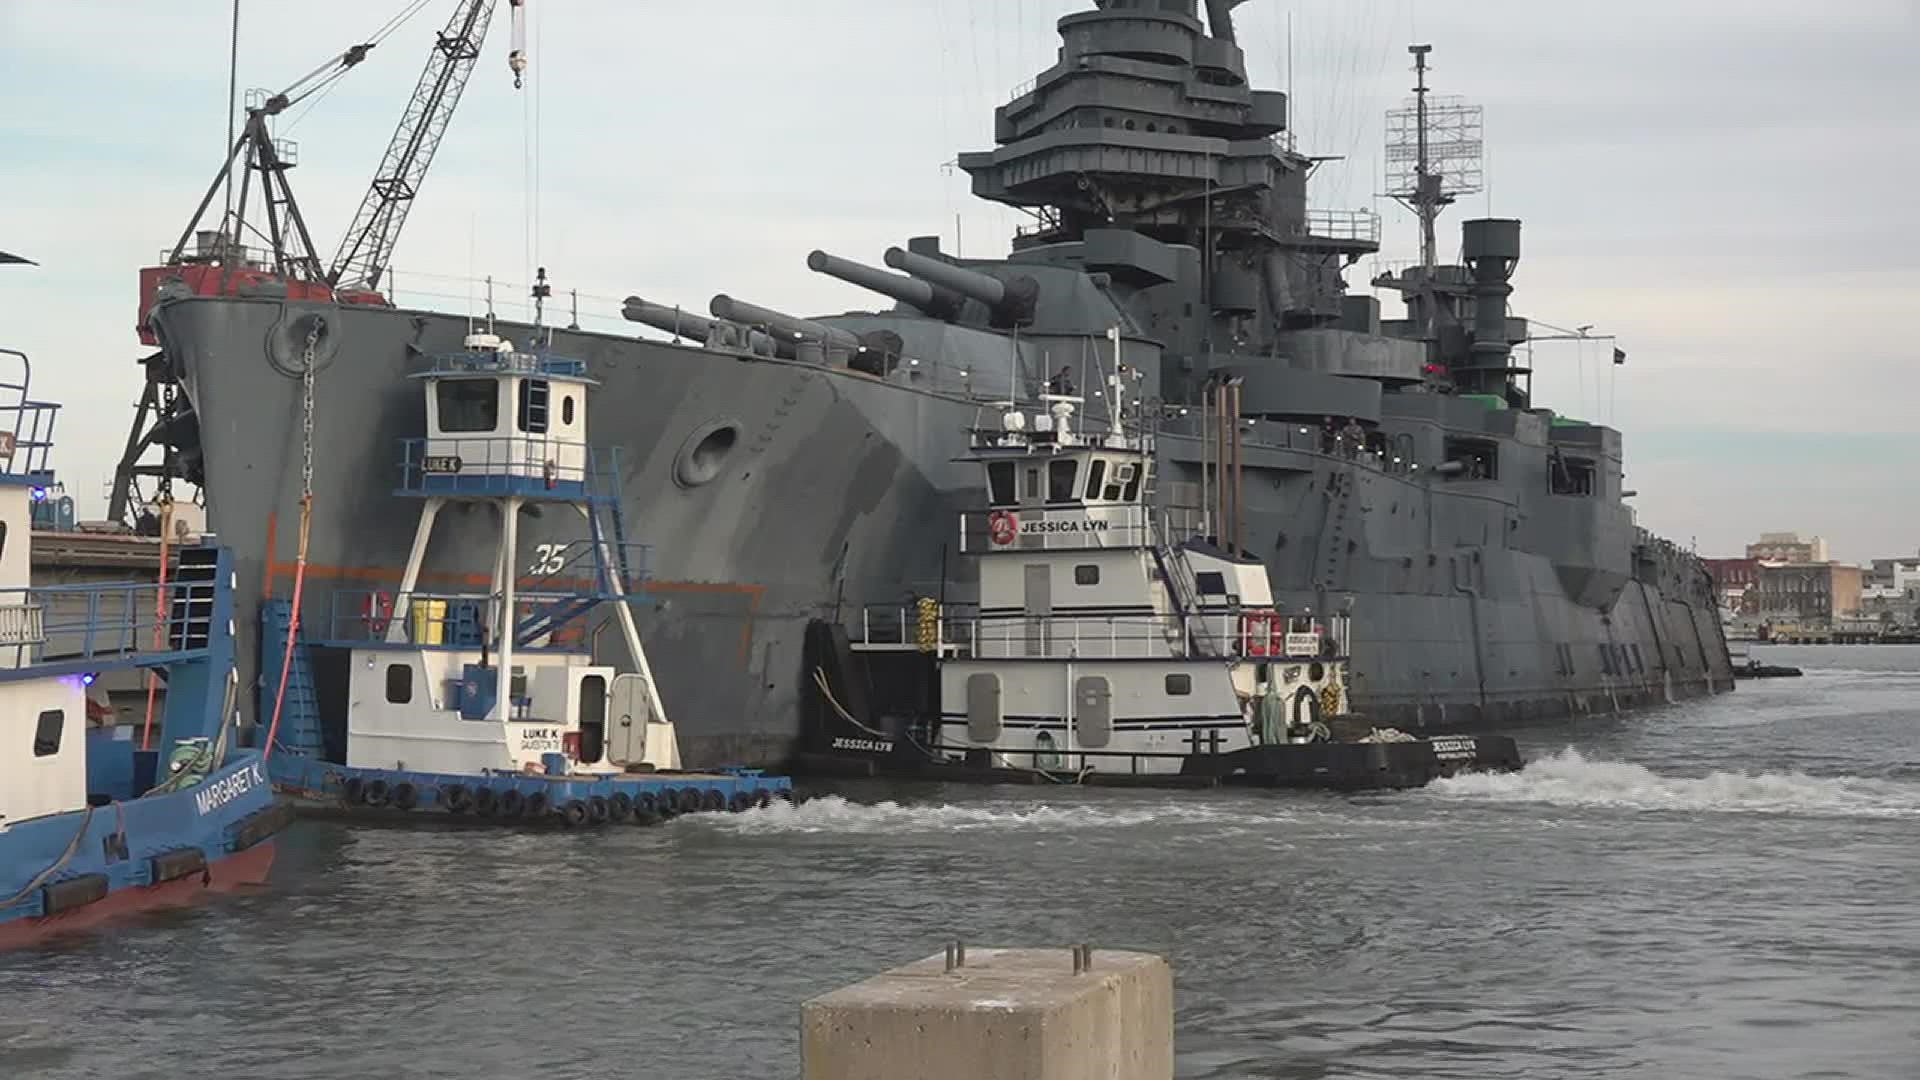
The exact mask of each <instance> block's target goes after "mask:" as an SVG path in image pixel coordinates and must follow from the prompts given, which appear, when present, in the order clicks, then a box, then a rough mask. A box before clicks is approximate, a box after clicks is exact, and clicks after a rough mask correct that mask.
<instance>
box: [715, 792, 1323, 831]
mask: <svg viewBox="0 0 1920 1080" xmlns="http://www.w3.org/2000/svg"><path fill="white" fill-rule="evenodd" d="M1282 816H1285V815H1284V814H1282V813H1281V812H1280V811H1279V810H1278V809H1277V808H1271V809H1267V810H1266V811H1265V812H1259V811H1258V810H1257V809H1256V808H1255V807H1249V806H1246V805H1241V806H1239V807H1234V806H1229V805H1209V804H1207V803H1205V802H1200V801H1188V802H1158V801H1156V802H1154V803H1152V804H1141V803H1139V802H1135V801H1129V802H1128V803H1126V804H1124V805H1121V804H1119V803H1117V802H1115V803H1114V804H1112V805H1098V804H1094V803H1088V804H1081V805H1069V806H1058V805H1047V804H1045V803H1040V802H1024V801H1023V802H1018V803H1014V802H1003V803H982V804H974V805H967V804H958V805H956V804H952V803H938V804H928V805H913V804H901V803H897V802H891V801H889V802H879V803H858V802H851V801H849V800H847V799H844V798H841V797H840V796H838V795H824V796H821V797H819V798H815V799H809V800H807V801H806V802H804V803H802V804H800V805H799V806H789V805H786V804H784V803H775V804H774V805H772V806H769V807H765V808H763V809H757V810H749V811H747V812H746V813H743V814H715V815H712V816H711V817H710V818H708V817H705V815H702V816H699V817H691V818H687V819H686V820H687V821H689V822H698V821H702V820H703V818H704V819H705V821H706V823H708V824H711V825H714V826H717V827H719V828H723V829H727V830H729V831H738V832H747V833H856V834H858V833H886V834H889V835H894V834H900V833H913V832H940V833H950V832H979V831H987V830H996V829H997V830H1008V831H1021V830H1047V831H1054V832H1058V831H1065V830H1074V829H1125V828H1134V827H1137V826H1141V825H1165V824H1199V823H1244V822H1246V821H1247V820H1248V819H1249V818H1253V817H1258V818H1259V819H1260V820H1262V821H1271V820H1274V819H1276V818H1279V817H1282Z"/></svg>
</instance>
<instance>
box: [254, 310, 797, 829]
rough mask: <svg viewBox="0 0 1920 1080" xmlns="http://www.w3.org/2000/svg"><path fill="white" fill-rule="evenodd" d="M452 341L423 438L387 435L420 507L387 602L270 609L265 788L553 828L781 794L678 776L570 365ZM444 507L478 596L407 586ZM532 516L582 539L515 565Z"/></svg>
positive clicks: (613, 471)
mask: <svg viewBox="0 0 1920 1080" xmlns="http://www.w3.org/2000/svg"><path fill="white" fill-rule="evenodd" d="M465 344H466V348H465V351H463V352H460V353H456V354H452V355H449V356H443V357H439V358H437V359H436V360H435V361H434V363H433V366H432V367H431V368H430V369H429V370H427V371H425V372H423V373H421V374H419V375H417V376H416V378H418V379H419V380H420V382H421V386H422V387H423V389H424V390H425V394H426V422H427V427H426V430H427V434H426V436H425V437H424V438H416V439H409V440H406V441H405V443H404V445H403V454H402V462H401V483H400V488H399V490H398V492H397V493H396V494H398V495H399V496H401V497H404V498H409V499H414V500H418V501H419V502H420V505H421V510H420V521H419V525H418V527H417V529H416V531H415V534H414V541H413V546H412V550H411V552H410V554H409V556H408V559H407V565H406V569H405V572H404V575H403V577H402V579H401V581H400V583H399V587H398V590H397V592H395V593H392V594H388V593H386V592H382V591H378V590H344V591H341V592H338V593H336V594H334V596H333V598H332V603H331V618H330V620H329V625H328V626H327V627H326V628H325V629H323V630H321V631H320V632H319V633H317V634H314V635H298V636H295V637H292V638H290V637H289V634H288V630H287V626H286V622H285V613H286V612H287V611H288V610H290V606H289V605H274V606H273V607H271V608H270V609H269V611H268V619H267V623H268V625H267V626H266V627H265V630H266V632H265V634H264V635H263V637H264V639H265V641H266V642H267V645H266V649H267V650H269V654H268V656H266V657H265V658H263V659H264V660H265V664H264V665H263V666H264V667H265V669H266V670H268V671H269V672H271V673H272V674H273V678H272V679H271V680H270V683H269V685H267V686H266V687H264V688H263V694H264V695H265V696H264V697H263V700H262V703H261V709H262V715H265V716H273V717H274V718H275V719H274V727H273V730H272V733H271V734H270V736H269V737H270V739H272V740H273V743H274V745H275V748H276V749H279V750H281V751H282V752H280V753H278V754H271V755H270V759H269V760H270V766H271V771H272V775H273V779H274V782H275V783H276V785H278V786H279V787H280V788H281V789H282V790H283V791H285V792H287V793H289V794H291V795H293V796H295V797H296V798H298V799H299V800H301V802H302V803H303V804H304V805H306V806H309V807H314V808H329V809H345V810H348V811H351V812H355V813H366V812H373V811H378V812H382V813H384V814H387V815H389V816H390V815H392V814H394V813H396V812H399V813H404V812H407V811H415V812H430V811H431V812H440V813H444V814H450V815H454V816H461V817H468V818H471V819H474V820H494V821H527V822H539V821H550V820H558V821H559V822H561V823H564V824H568V825H580V824H597V823H601V822H605V821H609V820H614V821H617V820H634V821H639V822H649V821H654V820H658V819H659V818H660V817H662V816H666V815H671V814H674V813H685V812H690V811H694V810H721V809H732V810H743V809H746V808H747V807H749V806H756V805H765V804H767V803H768V802H771V801H772V800H773V799H774V798H779V797H786V796H787V795H788V793H789V791H790V785H789V784H788V782H787V781H786V780H785V779H784V778H779V777H772V776H766V775H762V774H761V773H760V772H759V771H758V770H751V769H738V770H735V769H726V770H716V771H711V772H701V773H686V772H681V771H680V753H679V746H678V740H677V737H676V734H675V729H674V725H673V723H672V722H671V721H670V720H669V718H668V715H667V711H666V707H665V704H664V703H663V702H662V701H661V699H660V695H659V694H658V693H657V692H656V689H655V683H654V678H653V672H652V670H651V669H650V667H649V665H648V663H647V654H646V650H645V648H644V647H643V646H642V645H641V642H640V635H639V631H638V629H637V627H636V625H635V622H634V617H633V611H632V609H631V604H632V603H633V602H634V600H635V598H634V597H632V596H630V595H629V594H628V590H629V588H630V587H631V583H633V582H636V581H638V580H640V579H641V578H643V577H644V576H645V570H644V557H645V549H644V548H643V547H640V546H638V545H633V544H629V543H628V542H627V541H626V529H625V524H624V522H623V519H622V516H621V512H620V499H619V492H620V463H619V459H618V456H617V452H616V451H614V450H612V449H610V448H603V447H594V446H591V445H589V444H588V442H587V430H586V417H587V408H586V405H587V401H586V397H587V394H588V393H589V392H590V391H591V388H592V386H593V385H594V380H592V379H591V378H589V377H588V376H587V375H586V365H585V364H584V363H582V362H581V361H578V360H570V359H563V358H557V357H554V356H552V355H550V354H548V353H547V352H546V351H545V350H544V349H539V348H536V349H533V350H530V351H523V350H518V349H516V348H515V347H514V345H513V343H512V342H509V341H506V340H503V339H502V338H500V337H497V336H495V335H494V334H492V333H491V332H486V333H475V334H472V335H470V336H469V337H468V338H467V340H466V343H465ZM456 504H467V505H469V506H477V507H479V508H481V509H483V510H485V509H488V508H490V509H491V510H492V511H493V516H494V518H495V520H496V522H497V526H498V527H497V536H498V541H497V544H496V546H495V553H494V558H493V560H492V565H493V578H492V582H491V585H490V587H489V588H488V589H487V591H485V592H483V593H482V592H476V593H459V594H456V593H436V592H430V591H425V590H423V589H422V587H421V584H422V580H423V571H424V570H425V567H426V562H427V557H428V554H429V549H430V546H431V542H432V540H433V539H434V533H435V525H436V523H440V522H441V521H442V512H443V511H445V510H446V509H447V508H449V507H451V506H454V505H456ZM532 507H540V508H543V510H544V512H545V513H547V514H549V515H551V514H561V513H568V512H570V511H577V513H578V515H579V518H580V522H581V533H580V536H579V537H578V538H577V539H576V540H574V541H573V542H571V543H567V544H552V543H548V544H540V545H537V546H536V548H535V549H534V551H533V552H532V559H531V561H530V562H524V561H523V557H522V553H521V551H520V547H519V542H518V526H519V520H520V517H521V515H522V513H523V512H526V511H527V510H528V509H529V508H532ZM603 606H604V607H605V608H610V609H611V612H612V617H611V619H610V620H608V621H607V622H606V623H603V624H602V625H603V626H614V627H617V629H618V635H619V638H620V639H621V640H622V641H623V642H624V644H625V646H626V648H625V652H626V655H627V658H628V659H629V660H630V661H631V665H632V670H629V671H624V672H623V671H620V670H617V669H616V668H614V667H612V666H608V665H605V664H600V663H596V662H595V659H594V650H593V649H592V647H591V645H592V640H591V636H590V635H589V634H588V633H587V622H586V620H587V618H588V616H589V615H590V614H592V613H593V612H595V611H597V610H601V609H602V608H603ZM276 624H277V625H276ZM283 650H284V652H283ZM283 657H285V658H287V659H290V660H291V661H292V662H291V663H289V664H285V665H284V666H283V665H282V663H281V660H282V659H283ZM283 672H284V675H283V674H282V673H283Z"/></svg>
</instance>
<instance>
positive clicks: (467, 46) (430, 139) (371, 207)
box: [327, 0, 527, 293]
mask: <svg viewBox="0 0 1920 1080" xmlns="http://www.w3.org/2000/svg"><path fill="white" fill-rule="evenodd" d="M508 3H509V5H510V6H511V8H512V12H513V46H512V51H511V52H510V53H509V54H508V57H507V64H508V67H509V68H510V69H511V70H512V71H513V85H514V86H515V87H516V88H518V87H519V86H520V84H521V75H522V73H523V72H524V71H525V70H526V67H527V59H526V0H508ZM494 4H495V0H459V3H457V4H456V5H455V6H454V9H453V15H452V17H450V18H449V19H448V20H447V25H446V27H445V28H444V29H442V30H441V31H440V33H439V35H438V37H436V38H435V40H434V46H433V51H432V52H431V53H429V54H428V57H427V66H426V69H425V70H423V71H422V72H421V73H420V82H419V83H418V84H417V85H416V86H415V87H414V89H413V97H412V98H411V99H409V100H408V102H407V107H406V110H405V111H404V112H402V113H401V114H400V126H399V127H398V128H396V129H395V130H394V133H393V140H392V142H390V143H388V144H387V153H386V156H385V157H383V158H382V159H381V161H380V168H379V169H378V170H377V171H376V172H375V173H374V175H373V184H372V185H371V186H370V187H368V189H367V194H366V197H365V198H364V199H362V200H361V202H360V210H359V212H358V213H356V214H354V216H353V224H352V225H351V226H349V227H348V228H347V233H346V236H345V238H343V239H342V240H341V241H340V251H339V253H338V254H337V255H335V256H334V258H333V268H332V270H330V271H329V272H328V274H327V280H328V282H329V283H331V284H332V285H333V287H334V288H335V289H336V290H338V291H341V292H366V293H377V292H378V290H379V288H380V284H381V280H382V279H383V278H384V277H386V274H387V270H388V267H389V264H390V261H391V260H392V258H393V248H394V245H395V243H397V242H398V240H399V238H400V229H401V226H403V225H405V224H406V221H407V211H408V210H409V209H411V208H412V206H413V199H414V196H415V195H417V194H419V192H420V183H421V181H422V180H424V179H426V175H427V167H428V166H429V165H431V164H432V163H433V154H434V151H435V150H437V149H438V148H439V146H440V139H441V136H443V135H445V134H446V131H447V124H448V122H449V121H451V120H452V119H453V110H454V109H455V108H456V107H457V106H458V105H459V104H460V94H461V92H462V91H463V90H465V89H466V85H467V77H468V76H469V75H471V74H472V73H473V65H474V63H475V62H476V61H477V60H478V59H479V58H480V46H481V43H482V42H484V41H485V40H486V36H487V26H488V24H489V23H490V22H491V21H492V19H493V9H494Z"/></svg>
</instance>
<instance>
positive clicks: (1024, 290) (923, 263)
mask: <svg viewBox="0 0 1920 1080" xmlns="http://www.w3.org/2000/svg"><path fill="white" fill-rule="evenodd" d="M887 265H888V266H891V267H893V268H894V269H895V270H904V271H906V272H907V273H909V274H912V275H913V276H914V277H916V278H919V279H920V280H922V281H925V282H930V283H932V284H933V285H936V286H939V287H940V288H943V289H951V290H953V291H954V292H957V293H959V294H960V295H962V296H965V297H969V298H971V299H974V300H978V301H980V302H981V303H982V304H985V305H986V306H987V308H988V309H989V310H991V311H992V312H993V314H994V317H995V318H996V319H997V320H999V321H1002V322H1025V321H1026V320H1028V319H1031V318H1032V317H1033V304H1034V300H1035V299H1037V298H1038V296H1039V293H1040V288H1039V286H1038V285H1037V284H1036V283H1035V282H1034V280H1033V279H1032V278H1030V277H1027V276H1026V275H1024V274H1021V275H1017V276H1015V277H1012V278H1008V279H1005V280H1003V279H1001V278H997V277H991V276H989V275H987V274H982V273H980V272H978V271H976V270H968V269H965V268H963V267H959V266H955V265H953V264H952V263H948V262H941V261H940V260H939V259H930V258H928V257H927V256H925V255H918V254H915V253H914V252H911V251H908V250H907V249H905V248H898V247H891V248H888V249H887Z"/></svg>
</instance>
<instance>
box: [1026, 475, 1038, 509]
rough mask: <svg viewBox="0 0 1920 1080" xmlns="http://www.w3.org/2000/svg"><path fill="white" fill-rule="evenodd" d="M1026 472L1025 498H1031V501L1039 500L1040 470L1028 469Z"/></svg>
mask: <svg viewBox="0 0 1920 1080" xmlns="http://www.w3.org/2000/svg"><path fill="white" fill-rule="evenodd" d="M1026 472H1027V490H1026V497H1027V498H1029V499H1032V500H1033V501H1035V502H1038V501H1040V495H1041V491H1040V470H1039V469H1028V470H1027V471H1026Z"/></svg>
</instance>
